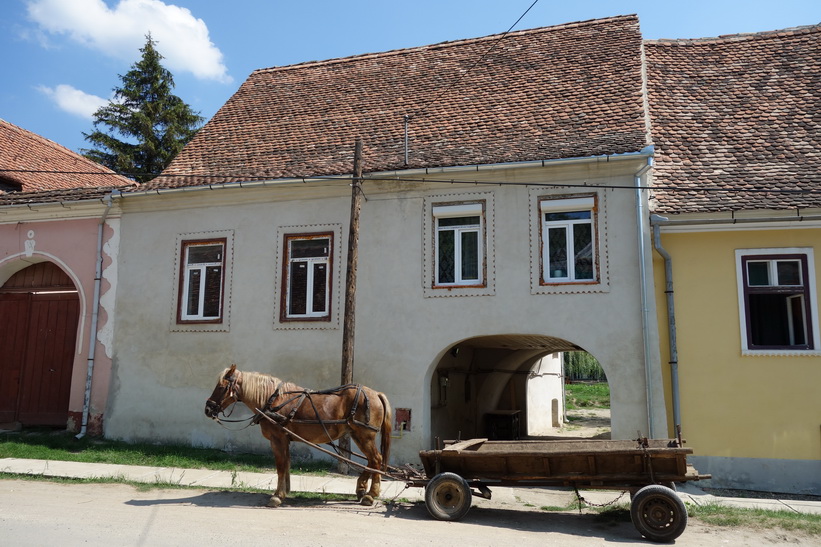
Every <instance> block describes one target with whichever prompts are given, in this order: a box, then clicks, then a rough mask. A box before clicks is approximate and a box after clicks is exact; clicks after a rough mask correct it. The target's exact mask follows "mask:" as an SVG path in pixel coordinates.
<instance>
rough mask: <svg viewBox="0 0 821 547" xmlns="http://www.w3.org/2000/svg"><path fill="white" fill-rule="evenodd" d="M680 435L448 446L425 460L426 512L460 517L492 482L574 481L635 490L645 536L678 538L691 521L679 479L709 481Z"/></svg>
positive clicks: (636, 515)
mask: <svg viewBox="0 0 821 547" xmlns="http://www.w3.org/2000/svg"><path fill="white" fill-rule="evenodd" d="M692 452H693V451H692V449H689V448H684V447H682V446H681V443H680V442H679V441H678V440H676V439H672V440H658V439H656V440H654V439H644V438H642V439H637V440H635V441H613V440H589V439H587V440H581V439H580V440H559V441H541V440H534V441H488V440H487V439H471V440H467V441H459V442H450V443H446V445H445V447H444V448H443V449H441V450H423V451H421V452H420V453H419V458H420V459H421V461H422V465H423V466H424V469H425V475H426V477H432V478H429V479H424V480H414V481H411V484H412V485H413V486H423V487H424V488H425V504H426V506H427V509H428V512H429V513H430V514H431V515H432V516H433V517H434V518H437V519H439V520H459V519H460V518H462V517H464V516H465V515H466V514H467V512H468V510H469V509H470V506H471V502H472V496H473V495H477V496H479V497H483V498H487V499H490V487H491V486H568V487H575V488H585V489H591V488H597V489H608V490H622V491H629V492H630V494H631V504H630V516H631V518H632V520H633V525H634V526H635V527H636V529H637V530H638V531H639V532H640V533H641V534H642V535H643V536H644V537H646V538H647V539H649V540H652V541H659V542H667V541H672V540H673V539H675V538H677V537H678V536H680V535H681V533H682V532H683V531H684V528H685V527H686V526H687V510H686V508H685V507H684V503H683V502H682V501H681V499H680V498H679V497H678V495H677V494H676V493H675V491H674V488H675V487H674V483H677V482H684V481H692V480H700V479H708V478H710V476H709V475H699V474H698V471H696V470H695V469H694V468H693V466H691V465H688V464H687V454H692Z"/></svg>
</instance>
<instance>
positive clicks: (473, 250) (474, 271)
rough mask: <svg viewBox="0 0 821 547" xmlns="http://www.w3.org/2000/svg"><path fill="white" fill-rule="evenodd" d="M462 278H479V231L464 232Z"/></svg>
mask: <svg viewBox="0 0 821 547" xmlns="http://www.w3.org/2000/svg"><path fill="white" fill-rule="evenodd" d="M462 279H463V280H478V279H479V233H478V232H462Z"/></svg>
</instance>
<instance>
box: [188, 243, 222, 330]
mask: <svg viewBox="0 0 821 547" xmlns="http://www.w3.org/2000/svg"><path fill="white" fill-rule="evenodd" d="M225 243H226V240H225V239H216V240H196V241H183V242H182V261H181V264H182V272H181V275H180V283H181V290H180V293H179V294H180V298H179V308H178V315H177V318H178V322H180V323H184V322H200V323H208V322H210V323H218V322H220V321H221V320H222V307H223V284H224V270H225Z"/></svg>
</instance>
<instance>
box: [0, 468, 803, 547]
mask: <svg viewBox="0 0 821 547" xmlns="http://www.w3.org/2000/svg"><path fill="white" fill-rule="evenodd" d="M267 498H268V496H266V495H264V494H253V493H237V492H227V491H219V490H207V489H203V490H190V489H157V488H150V489H137V488H135V487H133V486H128V485H122V484H62V483H55V482H46V481H21V480H16V479H3V480H0V543H1V544H2V545H14V546H28V545H31V546H34V545H36V546H42V545H60V546H61V547H70V546H74V545H106V546H120V545H122V546H132V545H150V546H152V547H153V546H164V545H173V546H187V545H191V546H194V545H196V546H198V547H202V546H209V545H220V546H223V545H243V546H253V545H277V546H291V545H300V546H302V545H306V546H308V545H310V546H334V547H345V546H354V545H356V546H360V545H412V546H416V545H437V546H438V545H471V546H485V545H487V546H494V547H497V546H508V545H510V546H514V545H515V546H517V547H520V546H527V545H540V546H543V545H562V546H570V547H573V546H581V545H584V546H591V545H612V544H614V543H615V544H619V545H652V544H651V543H649V542H647V541H645V540H643V539H642V538H641V537H640V536H639V535H638V532H637V531H636V530H635V528H633V525H632V524H631V523H630V522H623V521H622V522H608V521H607V520H604V519H602V517H600V516H597V515H595V514H589V513H588V514H578V513H577V512H563V513H555V512H550V513H545V512H543V511H540V510H539V509H538V508H536V507H521V506H516V508H515V509H511V508H510V507H509V506H502V505H499V504H496V505H494V503H493V502H490V501H487V500H480V501H476V502H474V506H473V507H472V508H471V510H470V512H469V513H468V514H467V516H466V517H465V518H464V519H463V520H461V521H459V522H442V521H437V520H433V519H432V518H431V517H430V516H429V515H428V513H427V510H426V509H425V506H424V504H421V503H396V504H387V505H386V504H384V503H378V504H377V505H375V506H373V507H362V506H359V505H357V504H355V503H353V502H322V501H307V500H293V499H291V500H288V502H287V505H285V506H283V507H280V508H277V509H270V508H267V507H265V503H266V501H267ZM779 543H790V544H792V545H817V538H808V537H802V536H795V535H794V534H791V535H789V536H786V535H784V534H783V533H780V532H775V531H750V530H745V529H732V528H715V527H708V526H705V525H704V524H702V523H699V522H697V521H694V520H692V519H691V521H690V523H689V525H688V527H687V529H686V530H685V531H684V534H683V535H682V536H681V537H679V538H678V539H677V540H676V542H675V544H676V545H677V546H705V547H706V546H710V547H713V546H715V545H747V546H757V545H768V546H771V545H773V544H779Z"/></svg>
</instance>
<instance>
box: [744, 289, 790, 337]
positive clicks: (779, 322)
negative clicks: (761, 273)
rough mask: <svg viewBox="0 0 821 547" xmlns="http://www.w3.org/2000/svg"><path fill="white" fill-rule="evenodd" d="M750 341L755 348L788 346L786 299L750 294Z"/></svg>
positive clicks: (776, 295) (782, 296)
mask: <svg viewBox="0 0 821 547" xmlns="http://www.w3.org/2000/svg"><path fill="white" fill-rule="evenodd" d="M749 304H750V340H751V342H752V343H753V344H754V345H756V346H789V345H790V331H789V316H788V311H787V297H786V296H784V295H780V294H751V295H750V296H749Z"/></svg>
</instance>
